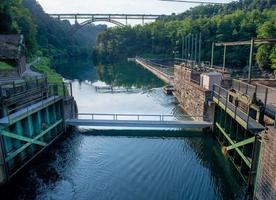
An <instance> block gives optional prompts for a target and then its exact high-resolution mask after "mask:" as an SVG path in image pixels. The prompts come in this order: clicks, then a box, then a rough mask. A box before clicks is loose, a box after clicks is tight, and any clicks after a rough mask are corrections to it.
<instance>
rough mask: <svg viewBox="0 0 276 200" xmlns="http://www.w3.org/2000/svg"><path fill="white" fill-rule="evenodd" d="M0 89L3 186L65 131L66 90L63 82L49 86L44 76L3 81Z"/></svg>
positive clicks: (0, 181) (0, 144)
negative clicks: (8, 81)
mask: <svg viewBox="0 0 276 200" xmlns="http://www.w3.org/2000/svg"><path fill="white" fill-rule="evenodd" d="M0 90H1V102H2V105H3V106H2V109H1V111H2V112H1V119H0V142H1V143H0V147H1V148H0V185H2V184H4V183H6V182H7V181H8V180H10V179H11V178H12V177H13V176H14V175H15V174H17V173H18V172H19V171H20V170H21V169H22V168H23V167H24V166H26V165H27V164H28V163H29V162H30V161H31V160H33V159H34V158H35V157H36V156H38V155H39V153H40V152H41V151H42V150H44V149H45V148H46V147H47V146H49V145H50V144H51V143H52V142H53V141H55V139H57V138H58V137H59V136H60V135H61V134H62V133H63V132H64V130H65V123H64V99H65V98H64V97H65V96H69V93H68V90H67V89H66V86H65V85H57V84H54V85H49V84H48V83H47V79H43V80H42V79H39V80H35V81H33V80H32V81H28V82H23V83H20V84H16V83H12V84H11V85H8V84H5V85H2V86H1V87H0ZM25 98H28V101H26V99H25Z"/></svg>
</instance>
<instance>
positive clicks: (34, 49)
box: [0, 0, 107, 59]
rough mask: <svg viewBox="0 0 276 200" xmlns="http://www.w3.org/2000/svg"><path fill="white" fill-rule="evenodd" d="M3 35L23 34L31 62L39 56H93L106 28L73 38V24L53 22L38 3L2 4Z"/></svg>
mask: <svg viewBox="0 0 276 200" xmlns="http://www.w3.org/2000/svg"><path fill="white" fill-rule="evenodd" d="M0 19H1V20H0V34H23V35H24V38H25V43H26V52H27V57H28V59H32V58H33V57H37V56H45V57H56V56H70V57H72V56H84V55H85V56H90V55H91V54H92V50H93V47H94V45H95V43H96V36H97V34H98V33H100V32H102V31H103V30H105V29H106V28H107V27H106V26H105V25H97V26H96V25H90V26H86V27H85V28H83V29H81V30H80V31H79V32H78V33H77V34H72V28H73V26H74V25H71V24H70V22H69V21H59V20H57V19H53V18H51V17H50V16H49V15H48V14H46V13H45V12H44V11H43V8H42V7H41V6H40V5H39V3H38V2H37V1H36V0H1V4H0Z"/></svg>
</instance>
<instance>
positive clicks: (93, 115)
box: [72, 113, 203, 121]
mask: <svg viewBox="0 0 276 200" xmlns="http://www.w3.org/2000/svg"><path fill="white" fill-rule="evenodd" d="M80 116H90V118H89V119H91V120H115V121H119V120H131V121H137V120H138V121H177V119H176V118H177V117H186V118H192V117H203V116H190V115H162V114H161V115H158V114H114V113H112V114H111V113H73V114H72V117H73V118H74V119H76V118H77V119H78V118H79V117H80ZM107 116H108V117H111V119H110V118H109V119H106V118H105V119H102V118H101V119H99V118H98V119H97V117H107ZM122 117H129V118H127V119H125V118H124V119H122ZM130 117H132V118H130ZM148 117H153V118H150V119H148V120H146V119H142V118H148ZM154 117H155V118H154ZM133 118H135V119H133ZM168 118H170V119H173V120H165V119H168ZM157 119H158V120H157Z"/></svg>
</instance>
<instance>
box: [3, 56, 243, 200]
mask: <svg viewBox="0 0 276 200" xmlns="http://www.w3.org/2000/svg"><path fill="white" fill-rule="evenodd" d="M66 63H67V64H61V63H59V64H58V65H56V66H57V68H56V70H57V71H58V72H59V73H61V74H62V75H63V77H64V78H65V79H68V80H71V81H72V83H73V93H74V96H75V99H76V101H77V103H78V107H79V111H80V112H95V113H142V114H153V113H154V114H174V113H177V112H179V109H178V107H177V106H175V105H174V104H173V103H172V100H171V97H168V96H166V95H165V94H164V93H163V92H162V90H161V89H160V88H155V89H147V88H151V87H158V86H159V85H160V86H162V84H163V83H162V82H161V81H159V80H158V79H157V78H156V77H154V76H153V75H152V74H151V73H149V72H147V71H145V70H144V69H142V68H141V67H138V66H136V65H133V64H130V63H128V64H127V65H122V64H121V65H112V66H98V67H94V66H93V65H92V64H91V62H89V61H81V62H79V61H74V62H73V61H68V62H66ZM69 63H70V65H69ZM73 66H74V67H73ZM108 85H113V86H116V87H122V88H125V87H141V91H140V92H138V93H128V92H121V93H111V92H110V93H108V92H107V93H99V92H97V91H96V89H95V86H101V87H103V86H108ZM144 88H145V89H144ZM103 134H104V135H109V136H102V135H103ZM152 135H153V136H154V137H149V136H152ZM157 135H158V136H159V137H156V136H157ZM167 135H170V136H173V137H165V136H167ZM115 136H116V137H115ZM130 136H132V137H130ZM137 136H140V137H137ZM176 136H177V137H176ZM241 186H242V184H241V181H240V179H239V178H238V174H237V173H236V171H235V169H233V167H232V165H231V164H230V162H229V161H228V160H227V159H225V157H224V156H223V155H222V153H221V152H220V148H219V145H218V144H217V143H216V142H215V140H213V139H212V137H211V136H210V135H208V134H206V133H203V132H196V131H189V130H186V131H178V132H172V131H158V130H157V131H155V132H153V131H152V130H144V131H137V130H104V131H103V130H91V129H86V130H85V129H78V130H76V131H75V132H74V133H73V134H64V135H63V137H62V138H61V140H60V141H59V142H58V143H55V144H54V145H53V146H51V148H50V149H49V150H48V151H46V152H45V153H44V154H43V155H42V156H41V157H40V159H39V160H36V162H34V163H33V164H31V165H30V166H29V167H28V168H27V169H26V171H25V172H24V173H22V174H21V175H20V176H18V177H16V179H15V180H13V181H12V182H11V184H10V185H9V186H8V188H7V189H5V190H4V191H2V192H0V199H1V200H2V199H9V200H10V199H28V200H29V199H30V200H31V199H39V200H44V199H45V200H48V199H49V200H52V199H53V200H59V199H60V200H71V199H72V200H75V199H80V200H87V199H96V200H98V199H99V200H101V199H103V200H105V199H115V200H116V199H118V200H119V199H133V200H141V199H150V200H151V199H152V200H155V199H158V200H159V199H160V200H162V199H164V200H167V199H172V200H181V199H210V200H211V199H212V200H213V199H224V200H225V199H226V200H227V199H229V200H234V199H243V194H244V193H243V188H242V187H241Z"/></svg>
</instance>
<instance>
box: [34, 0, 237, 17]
mask: <svg viewBox="0 0 276 200" xmlns="http://www.w3.org/2000/svg"><path fill="white" fill-rule="evenodd" d="M37 1H38V2H39V3H40V4H41V6H42V7H43V9H44V10H45V11H46V12H47V13H94V14H95V13H100V14H112V13H118V14H130V13H132V14H171V13H181V12H184V11H185V10H187V9H189V8H190V7H193V6H196V5H199V4H188V3H179V2H164V1H158V0H37ZM195 1H196V0H195ZM205 1H213V2H221V3H227V2H231V1H232V0H205Z"/></svg>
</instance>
